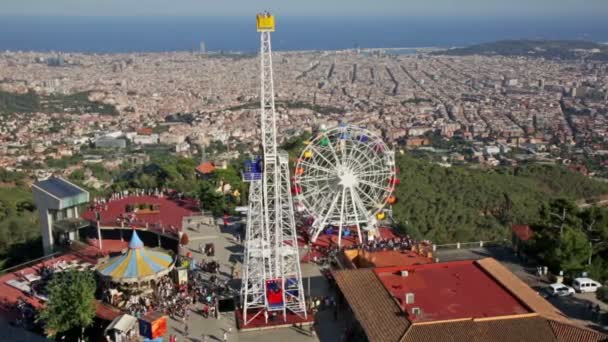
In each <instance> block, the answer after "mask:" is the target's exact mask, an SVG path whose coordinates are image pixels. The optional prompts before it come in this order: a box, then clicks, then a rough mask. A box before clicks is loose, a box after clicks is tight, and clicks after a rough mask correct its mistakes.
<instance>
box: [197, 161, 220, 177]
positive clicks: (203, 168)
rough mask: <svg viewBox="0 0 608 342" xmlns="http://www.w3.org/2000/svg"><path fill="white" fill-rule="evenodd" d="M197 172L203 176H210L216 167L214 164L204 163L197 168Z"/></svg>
mask: <svg viewBox="0 0 608 342" xmlns="http://www.w3.org/2000/svg"><path fill="white" fill-rule="evenodd" d="M196 171H198V172H199V173H201V174H203V175H208V174H210V173H212V172H213V171H215V165H213V163H212V162H204V163H201V164H200V165H199V166H197V167H196Z"/></svg>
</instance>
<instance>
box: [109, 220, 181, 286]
mask: <svg viewBox="0 0 608 342" xmlns="http://www.w3.org/2000/svg"><path fill="white" fill-rule="evenodd" d="M173 266H174V263H173V258H172V257H171V256H170V255H169V254H167V253H163V252H158V251H152V250H149V249H146V248H145V247H144V243H143V242H142V241H141V239H140V238H139V236H138V235H137V231H136V230H133V236H132V237H131V241H130V242H129V250H128V251H127V252H126V253H124V254H122V255H119V256H116V257H113V258H111V259H109V260H108V261H106V262H104V263H102V264H101V265H99V266H98V267H97V272H99V273H100V274H101V275H103V276H105V277H109V278H111V279H112V281H114V282H118V283H138V282H143V281H147V280H151V279H157V278H159V277H161V276H163V275H165V274H167V273H169V271H171V270H172V269H173Z"/></svg>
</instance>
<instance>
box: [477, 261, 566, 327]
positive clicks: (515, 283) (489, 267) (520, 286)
mask: <svg viewBox="0 0 608 342" xmlns="http://www.w3.org/2000/svg"><path fill="white" fill-rule="evenodd" d="M477 263H478V264H479V266H481V268H483V269H484V270H485V271H486V272H488V274H490V276H492V277H493V278H494V279H496V281H498V282H499V283H500V284H501V285H502V286H504V287H505V288H506V289H507V290H509V291H510V292H511V293H512V294H513V295H514V296H515V297H517V298H518V299H519V300H520V301H521V302H523V303H524V304H525V305H526V306H527V307H529V308H530V310H532V311H534V312H536V313H538V314H539V315H542V316H544V317H546V318H549V319H553V320H556V321H560V322H565V323H567V322H569V321H568V319H567V318H566V316H565V315H564V314H563V313H562V312H561V311H559V310H558V309H557V308H555V307H554V306H553V305H551V303H549V302H548V301H546V300H545V299H544V298H543V297H541V296H540V295H539V294H538V293H536V292H535V291H534V290H532V289H531V288H530V287H529V286H528V285H527V284H526V283H524V282H523V281H522V280H521V279H519V278H518V277H517V276H516V275H515V274H513V273H512V272H511V271H509V270H508V269H507V268H506V267H504V266H503V265H501V264H500V263H499V262H498V261H496V260H494V259H492V258H485V259H481V260H477Z"/></svg>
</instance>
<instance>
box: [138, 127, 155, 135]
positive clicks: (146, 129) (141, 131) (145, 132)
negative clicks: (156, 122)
mask: <svg viewBox="0 0 608 342" xmlns="http://www.w3.org/2000/svg"><path fill="white" fill-rule="evenodd" d="M153 132H154V131H153V130H152V128H149V127H142V128H139V129H138V130H137V134H139V135H151V134H152V133H153Z"/></svg>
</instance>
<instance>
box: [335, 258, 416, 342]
mask: <svg viewBox="0 0 608 342" xmlns="http://www.w3.org/2000/svg"><path fill="white" fill-rule="evenodd" d="M334 278H335V280H336V283H337V285H338V286H339V288H340V290H341V291H342V294H344V297H345V298H346V300H347V301H348V304H349V305H350V308H351V309H352V311H353V313H354V315H355V318H356V319H357V321H359V323H360V324H361V327H362V328H363V330H365V334H366V335H367V338H368V340H369V341H370V342H374V341H378V342H390V341H399V340H400V339H401V337H402V336H403V334H404V333H405V331H406V330H407V328H408V327H409V326H410V322H409V321H408V320H407V318H406V317H405V316H404V314H403V312H402V311H401V309H400V308H399V306H398V305H397V303H395V300H394V299H393V298H392V296H391V295H390V294H389V293H388V291H387V290H386V289H385V288H384V286H383V285H382V283H381V282H380V280H379V279H378V277H377V276H376V274H375V273H374V272H373V270H371V269H360V270H346V271H337V272H334Z"/></svg>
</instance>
